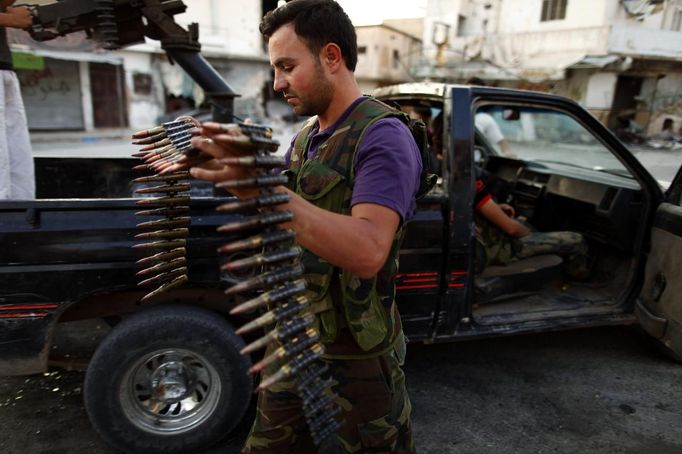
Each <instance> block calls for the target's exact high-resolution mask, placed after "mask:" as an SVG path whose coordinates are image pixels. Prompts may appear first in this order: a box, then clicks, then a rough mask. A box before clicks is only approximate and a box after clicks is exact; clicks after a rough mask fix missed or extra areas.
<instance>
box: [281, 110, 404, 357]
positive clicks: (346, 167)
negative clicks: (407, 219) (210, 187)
mask: <svg viewBox="0 0 682 454" xmlns="http://www.w3.org/2000/svg"><path fill="white" fill-rule="evenodd" d="M388 116H397V117H399V118H401V119H403V120H406V115H404V114H403V113H402V112H400V111H397V110H395V109H391V108H390V107H388V106H386V105H385V104H383V103H381V102H379V101H377V100H374V99H372V98H368V99H367V100H365V101H363V102H361V103H360V104H359V105H357V106H356V107H355V108H354V109H353V111H352V112H351V113H350V115H349V116H348V118H347V119H346V120H345V121H344V122H343V123H342V124H340V125H339V126H338V127H337V128H336V130H335V131H334V132H333V133H332V135H331V137H329V138H328V139H327V140H326V141H325V142H324V143H322V144H321V145H320V147H319V148H318V151H317V154H316V156H315V157H314V158H313V159H307V150H308V142H309V138H310V135H311V134H310V133H311V131H312V129H313V127H314V126H315V124H316V123H317V118H316V117H313V118H311V119H310V120H309V121H308V122H307V123H306V125H305V126H304V127H303V129H302V130H301V131H300V132H299V134H298V136H297V137H296V140H295V142H294V145H293V148H292V152H291V161H290V166H289V170H287V171H286V172H287V173H288V174H289V181H290V189H291V190H293V191H294V192H296V193H297V194H299V195H300V196H301V197H303V198H304V199H306V200H307V201H308V202H310V203H312V204H314V205H316V206H318V207H320V208H323V209H325V210H328V211H332V212H335V213H340V214H344V215H350V212H351V208H350V202H351V195H352V190H353V183H354V180H355V175H354V169H353V162H354V160H355V153H356V151H357V148H358V144H359V143H360V141H361V140H362V137H363V134H364V132H365V130H366V129H367V127H368V126H370V125H371V124H372V123H374V122H375V121H377V120H379V119H381V118H385V117H388ZM402 233H403V229H402V228H401V229H400V230H399V231H398V232H397V233H396V235H395V238H394V240H393V245H392V247H391V251H390V253H389V256H388V259H387V260H386V263H385V264H384V266H383V268H382V269H381V270H380V271H379V273H378V274H377V276H376V277H374V278H371V279H361V278H359V277H358V276H356V275H354V274H352V273H350V272H349V271H347V270H343V269H340V268H337V267H335V266H333V265H332V264H330V263H329V262H327V261H325V260H324V259H322V258H320V257H318V256H316V255H315V254H313V253H312V252H310V251H308V250H304V252H303V256H302V263H303V265H304V266H305V270H306V275H305V277H306V279H307V281H308V290H307V296H308V298H309V299H310V300H311V301H312V307H313V311H314V312H315V313H316V314H317V322H318V324H319V326H318V328H319V330H320V333H321V336H322V341H323V343H325V344H330V343H334V341H336V340H337V338H338V336H339V335H340V334H342V333H341V332H340V331H341V329H342V328H345V327H347V328H348V331H349V332H350V334H351V335H352V339H353V341H354V342H355V344H357V346H359V347H360V350H359V351H358V350H357V348H354V349H350V350H351V352H352V350H355V351H356V352H358V353H360V354H362V353H365V354H368V356H373V355H372V353H376V354H379V353H381V352H383V351H385V350H386V349H388V348H390V347H391V346H392V344H393V342H394V340H396V339H397V337H398V336H401V335H402V328H401V323H400V318H399V315H398V312H397V308H396V307H395V304H394V300H395V282H394V276H395V274H396V272H397V270H398V249H399V247H400V242H401V240H402ZM348 247H353V245H348ZM327 350H328V351H330V352H334V351H335V350H334V349H333V348H332V349H330V348H328V349H327ZM341 351H342V352H343V353H348V350H347V349H346V350H343V349H342V350H341ZM330 356H335V355H333V354H332V355H330ZM350 356H353V355H352V354H351V355H350Z"/></svg>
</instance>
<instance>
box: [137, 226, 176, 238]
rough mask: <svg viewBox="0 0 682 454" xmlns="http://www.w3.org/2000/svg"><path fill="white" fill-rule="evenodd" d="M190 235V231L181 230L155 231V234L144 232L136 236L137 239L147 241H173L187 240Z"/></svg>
mask: <svg viewBox="0 0 682 454" xmlns="http://www.w3.org/2000/svg"><path fill="white" fill-rule="evenodd" d="M188 234H189V229H187V228H184V227H183V228H179V229H171V230H155V231H153V232H142V233H138V234H137V235H135V238H145V239H154V238H158V239H167V240H173V239H176V238H186V237H187V235H188Z"/></svg>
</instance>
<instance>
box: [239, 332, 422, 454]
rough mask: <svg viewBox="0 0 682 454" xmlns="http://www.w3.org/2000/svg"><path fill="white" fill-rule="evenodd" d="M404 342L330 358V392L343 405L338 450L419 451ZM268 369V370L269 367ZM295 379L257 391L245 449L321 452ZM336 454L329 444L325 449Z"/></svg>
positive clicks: (255, 453)
mask: <svg viewBox="0 0 682 454" xmlns="http://www.w3.org/2000/svg"><path fill="white" fill-rule="evenodd" d="M404 355H405V344H404V342H402V343H401V345H399V346H398V347H396V348H394V349H393V350H392V351H389V352H387V353H384V354H383V355H381V356H377V357H374V358H369V359H352V360H338V359H334V360H325V363H327V364H328V366H329V371H330V372H329V375H330V376H331V378H332V387H331V392H332V393H333V394H334V395H335V402H336V403H337V404H338V405H339V406H340V407H341V409H342V413H341V416H340V418H343V425H342V427H341V428H339V430H338V431H337V433H336V440H332V441H335V442H336V443H333V444H335V445H336V446H337V448H336V450H334V451H332V452H339V453H387V454H388V453H398V454H401V453H414V452H416V451H415V447H414V442H413V439H412V430H411V426H410V412H411V404H410V400H409V397H408V395H407V390H406V387H405V374H404V373H403V371H402V369H401V366H402V364H403V361H404ZM266 375H267V373H266ZM294 390H295V388H294V383H293V382H291V381H290V382H285V383H278V384H276V385H275V386H273V387H272V388H270V389H268V390H265V391H262V392H261V393H260V395H259V396H258V408H257V413H256V420H255V422H254V424H253V426H252V428H251V433H250V434H249V437H248V439H247V440H246V443H245V445H244V449H243V450H242V453H244V454H266V453H267V454H271V453H272V454H274V453H277V454H279V453H295V454H307V453H316V452H318V450H317V448H316V447H315V445H314V444H313V442H312V438H311V437H310V434H309V432H308V428H307V425H306V422H305V419H304V418H303V414H302V410H301V400H300V399H299V398H298V396H297V395H296V394H295V392H294ZM328 452H329V453H330V454H332V452H330V451H329V450H327V449H325V454H326V453H328Z"/></svg>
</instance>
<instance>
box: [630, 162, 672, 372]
mask: <svg viewBox="0 0 682 454" xmlns="http://www.w3.org/2000/svg"><path fill="white" fill-rule="evenodd" d="M680 270H682V167H681V168H680V170H678V172H677V176H676V177H675V179H674V180H673V183H672V185H671V186H670V189H669V190H668V192H667V193H666V200H665V202H663V203H661V205H660V206H659V207H658V210H657V211H656V215H655V218H654V223H653V227H652V231H651V251H650V253H649V256H648V258H647V263H646V269H645V275H644V286H643V288H642V292H641V294H640V296H639V298H638V299H637V304H636V307H635V315H636V316H637V319H638V320H639V322H640V324H641V325H642V327H643V328H644V330H645V331H646V332H647V333H649V334H650V335H651V336H653V337H654V338H655V339H657V340H658V341H659V342H660V344H661V345H662V346H663V347H664V349H665V350H666V351H667V352H668V353H669V354H670V355H671V356H672V357H673V358H675V359H676V360H677V361H680V362H682V280H681V279H680V275H679V274H680Z"/></svg>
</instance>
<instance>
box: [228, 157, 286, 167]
mask: <svg viewBox="0 0 682 454" xmlns="http://www.w3.org/2000/svg"><path fill="white" fill-rule="evenodd" d="M220 163H221V164H225V165H228V166H241V167H265V168H272V167H284V165H285V164H286V162H285V161H284V158H283V157H281V156H272V155H256V156H243V157H232V158H223V159H220Z"/></svg>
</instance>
